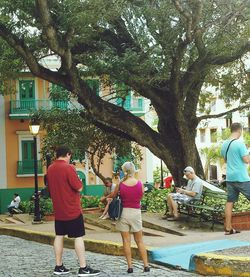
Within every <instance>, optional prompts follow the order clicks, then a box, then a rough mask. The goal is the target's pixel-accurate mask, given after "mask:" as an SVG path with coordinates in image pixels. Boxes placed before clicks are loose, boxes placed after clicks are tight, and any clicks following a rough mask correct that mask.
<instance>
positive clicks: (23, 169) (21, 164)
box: [17, 160, 43, 175]
mask: <svg viewBox="0 0 250 277" xmlns="http://www.w3.org/2000/svg"><path fill="white" fill-rule="evenodd" d="M37 167H38V168H37V173H38V174H42V173H43V165H42V161H37ZM17 174H18V175H23V174H34V160H28V161H18V162H17Z"/></svg>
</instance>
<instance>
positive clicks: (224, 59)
mask: <svg viewBox="0 0 250 277" xmlns="http://www.w3.org/2000/svg"><path fill="white" fill-rule="evenodd" d="M249 51H250V41H248V42H246V43H245V44H243V45H241V46H240V47H239V48H238V49H236V50H235V51H234V52H232V53H231V54H230V55H218V56H212V57H211V58H210V59H209V60H208V62H209V63H210V64H213V65H223V64H226V63H230V62H233V61H235V60H237V59H239V58H240V57H242V56H243V55H244V54H246V53H247V52H249Z"/></svg>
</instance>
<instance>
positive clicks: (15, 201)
mask: <svg viewBox="0 0 250 277" xmlns="http://www.w3.org/2000/svg"><path fill="white" fill-rule="evenodd" d="M20 202H21V198H20V196H19V195H18V194H17V193H14V196H13V200H12V201H11V203H10V205H9V206H8V211H9V213H10V216H13V214H14V213H16V212H15V210H17V209H18V207H19V204H20Z"/></svg>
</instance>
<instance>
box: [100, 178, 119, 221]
mask: <svg viewBox="0 0 250 277" xmlns="http://www.w3.org/2000/svg"><path fill="white" fill-rule="evenodd" d="M104 185H105V191H104V195H103V196H102V197H101V202H102V203H103V204H104V205H105V208H104V211H103V213H102V215H101V216H100V218H101V219H108V218H109V215H108V209H109V204H110V203H111V201H112V199H113V198H112V195H113V191H114V190H115V187H116V184H114V183H112V179H111V178H109V177H108V178H106V179H105V182H104Z"/></svg>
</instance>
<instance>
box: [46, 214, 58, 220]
mask: <svg viewBox="0 0 250 277" xmlns="http://www.w3.org/2000/svg"><path fill="white" fill-rule="evenodd" d="M43 220H44V221H54V220H55V216H54V214H46V215H44V216H43Z"/></svg>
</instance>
